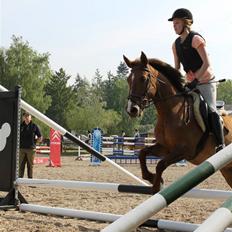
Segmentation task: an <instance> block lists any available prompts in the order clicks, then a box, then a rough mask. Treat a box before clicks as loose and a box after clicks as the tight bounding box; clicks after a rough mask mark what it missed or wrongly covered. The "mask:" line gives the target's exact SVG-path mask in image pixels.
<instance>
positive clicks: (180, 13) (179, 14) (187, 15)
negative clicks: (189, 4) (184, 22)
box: [168, 8, 193, 22]
mask: <svg viewBox="0 0 232 232" xmlns="http://www.w3.org/2000/svg"><path fill="white" fill-rule="evenodd" d="M174 18H178V19H190V20H192V22H193V15H192V13H191V12H190V11H189V10H188V9H185V8H180V9H177V10H175V11H174V13H173V14H172V17H171V18H170V19H168V21H173V19H174Z"/></svg>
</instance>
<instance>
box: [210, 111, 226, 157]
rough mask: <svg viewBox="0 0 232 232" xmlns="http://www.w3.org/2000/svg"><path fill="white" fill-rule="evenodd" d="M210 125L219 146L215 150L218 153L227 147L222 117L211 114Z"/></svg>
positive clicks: (215, 113)
mask: <svg viewBox="0 0 232 232" xmlns="http://www.w3.org/2000/svg"><path fill="white" fill-rule="evenodd" d="M210 124H211V129H212V132H213V133H214V135H215V138H216V142H217V146H216V148H215V151H216V153H217V152H218V151H220V150H221V149H223V148H224V147H225V140H224V132H223V127H222V124H221V120H220V116H219V115H218V113H217V112H211V113H210Z"/></svg>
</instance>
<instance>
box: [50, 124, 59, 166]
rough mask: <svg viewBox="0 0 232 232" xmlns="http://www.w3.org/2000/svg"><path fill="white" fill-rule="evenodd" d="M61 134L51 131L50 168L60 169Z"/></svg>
mask: <svg viewBox="0 0 232 232" xmlns="http://www.w3.org/2000/svg"><path fill="white" fill-rule="evenodd" d="M60 154H61V134H60V132H59V131H56V130H53V129H52V128H51V129H50V166H52V167H60V166H61V163H60Z"/></svg>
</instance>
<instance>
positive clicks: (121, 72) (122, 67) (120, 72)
mask: <svg viewBox="0 0 232 232" xmlns="http://www.w3.org/2000/svg"><path fill="white" fill-rule="evenodd" d="M116 72H117V76H118V78H123V79H125V77H126V76H127V75H128V73H129V68H128V67H127V65H126V64H125V62H120V64H119V66H118V67H117V71H116Z"/></svg>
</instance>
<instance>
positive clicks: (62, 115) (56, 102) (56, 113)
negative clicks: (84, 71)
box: [46, 68, 75, 128]
mask: <svg viewBox="0 0 232 232" xmlns="http://www.w3.org/2000/svg"><path fill="white" fill-rule="evenodd" d="M70 77H71V76H68V75H67V74H66V73H65V71H64V70H63V69H62V68H61V69H60V70H59V72H55V73H54V74H53V75H52V77H51V79H50V81H49V82H48V84H47V86H46V94H47V95H48V96H50V97H51V99H52V104H51V106H50V107H49V108H48V110H47V113H46V114H47V116H48V117H49V118H51V119H53V120H54V121H55V122H57V123H58V124H60V125H62V126H63V127H65V128H67V126H68V124H67V118H68V114H69V112H70V110H71V109H72V108H73V107H75V104H74V94H73V92H72V87H71V86H68V80H69V79H70Z"/></svg>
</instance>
